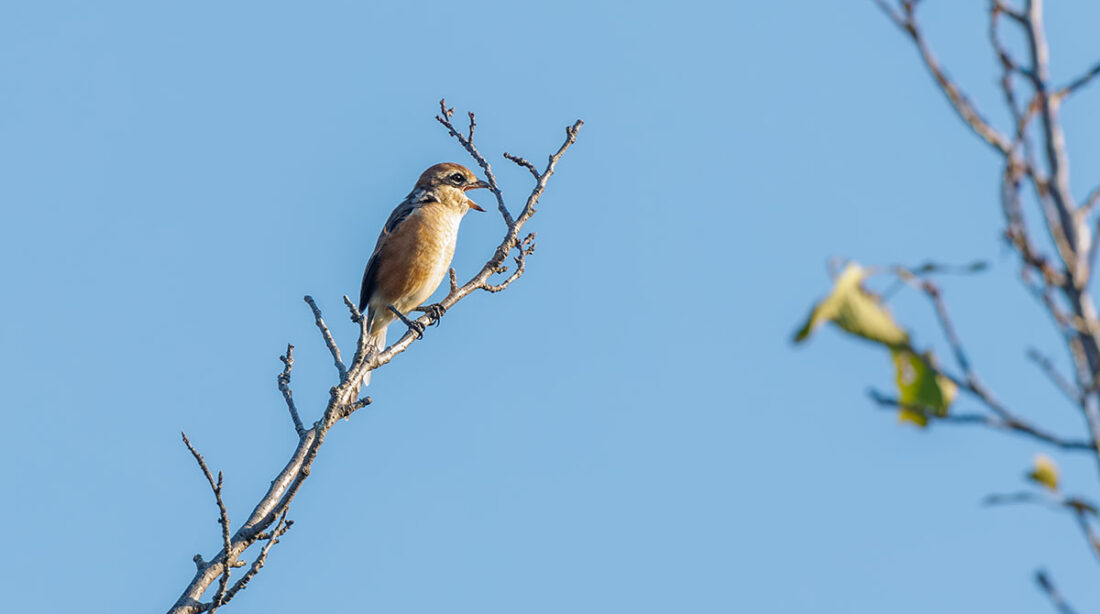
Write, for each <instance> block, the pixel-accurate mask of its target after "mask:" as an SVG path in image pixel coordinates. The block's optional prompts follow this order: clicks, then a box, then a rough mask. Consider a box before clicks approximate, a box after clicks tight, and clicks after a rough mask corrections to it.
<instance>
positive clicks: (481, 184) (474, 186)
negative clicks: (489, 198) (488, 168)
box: [463, 179, 489, 212]
mask: <svg viewBox="0 0 1100 614" xmlns="http://www.w3.org/2000/svg"><path fill="white" fill-rule="evenodd" d="M487 187H489V184H488V183H485V182H484V181H482V180H480V179H478V180H477V182H476V183H471V184H470V185H468V186H466V188H465V189H464V190H463V192H469V191H470V190H477V189H479V188H487ZM466 202H467V203H469V204H470V208H471V209H473V210H474V211H481V212H484V211H485V210H484V209H482V208H481V205H479V204H477V203H475V202H474V201H472V200H470V199H469V198H467V199H466Z"/></svg>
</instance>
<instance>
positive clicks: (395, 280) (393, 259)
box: [359, 162, 489, 385]
mask: <svg viewBox="0 0 1100 614" xmlns="http://www.w3.org/2000/svg"><path fill="white" fill-rule="evenodd" d="M487 187H489V184H488V183H485V182H484V181H481V180H480V179H478V178H477V177H476V176H475V175H474V173H473V172H472V171H470V169H468V168H466V167H465V166H462V165H461V164H454V163H452V162H444V163H442V164H436V165H435V166H433V167H431V168H429V169H428V170H426V171H424V173H423V174H422V175H420V179H417V180H416V185H415V186H414V187H413V190H412V192H410V193H409V195H408V196H406V197H405V200H403V201H401V204H399V205H397V208H396V209H394V210H393V213H391V214H390V218H389V219H388V220H386V226H385V227H384V228H382V234H380V235H379V236H378V242H377V243H376V244H375V246H374V253H372V254H371V257H370V260H368V261H367V269H366V271H364V272H363V287H362V289H361V290H360V291H359V310H360V311H362V312H363V315H364V316H365V317H366V318H367V331H368V333H369V334H370V345H371V346H372V347H373V348H374V349H375V351H381V350H383V349H384V348H385V347H386V327H387V326H389V324H390V322H392V321H393V320H395V319H396V318H397V317H398V316H397V315H396V314H394V313H393V311H391V310H390V306H391V305H392V306H393V308H394V309H396V310H398V311H399V312H401V313H402V314H407V313H408V312H410V311H412V310H413V309H415V308H416V307H419V306H420V304H421V303H422V302H424V301H425V300H426V299H427V298H428V297H429V296H431V295H432V293H433V292H435V289H436V288H437V287H439V282H441V281H443V278H444V277H445V276H446V275H447V269H448V268H450V266H451V258H452V257H453V256H454V253H455V242H456V240H457V238H458V225H459V223H460V222H461V221H462V217H463V216H464V215H466V212H467V211H469V210H470V209H475V210H477V211H484V209H482V208H481V207H479V206H478V205H477V203H475V202H474V201H472V200H470V199H469V198H467V196H466V192H467V191H469V190H474V189H477V188H487ZM436 311H437V312H440V311H441V309H437V310H436ZM438 315H441V313H437V316H436V317H438ZM368 383H370V373H369V372H368V373H367V376H366V378H365V379H364V381H363V385H367V384H368Z"/></svg>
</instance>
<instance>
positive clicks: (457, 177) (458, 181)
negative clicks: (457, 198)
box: [451, 173, 466, 185]
mask: <svg viewBox="0 0 1100 614" xmlns="http://www.w3.org/2000/svg"><path fill="white" fill-rule="evenodd" d="M451 183H454V184H455V185H462V184H464V183H466V177H465V176H464V175H463V174H462V173H455V174H453V175H451Z"/></svg>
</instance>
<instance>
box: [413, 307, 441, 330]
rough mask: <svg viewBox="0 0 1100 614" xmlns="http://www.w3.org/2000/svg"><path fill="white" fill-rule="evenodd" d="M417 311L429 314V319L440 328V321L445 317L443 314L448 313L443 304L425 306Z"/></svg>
mask: <svg viewBox="0 0 1100 614" xmlns="http://www.w3.org/2000/svg"><path fill="white" fill-rule="evenodd" d="M416 310H417V311H423V312H424V313H426V314H428V317H429V318H431V319H432V324H434V325H436V326H439V319H440V318H442V317H443V314H445V313H447V308H446V307H444V306H443V304H442V303H432V304H431V305H423V306H421V307H417V308H416Z"/></svg>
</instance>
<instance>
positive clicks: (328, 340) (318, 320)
mask: <svg viewBox="0 0 1100 614" xmlns="http://www.w3.org/2000/svg"><path fill="white" fill-rule="evenodd" d="M302 298H303V300H305V302H306V303H307V304H309V308H310V309H311V310H312V311H313V321H314V323H315V324H316V325H317V329H318V330H320V331H321V336H322V337H324V339H325V346H326V347H328V351H329V353H330V354H332V362H333V363H335V364H336V371H338V372H339V373H340V381H341V382H342V381H344V380H345V379H347V377H348V369H347V367H345V366H344V361H343V360H342V359H341V358H340V348H339V347H337V346H336V340H335V339H333V338H332V333H331V332H330V331H329V329H328V325H326V324H325V320H324V318H322V317H321V310H320V309H319V308H318V307H317V303H316V302H314V300H313V297H312V296H309V295H308V294H307V295H306V296H304V297H302Z"/></svg>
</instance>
